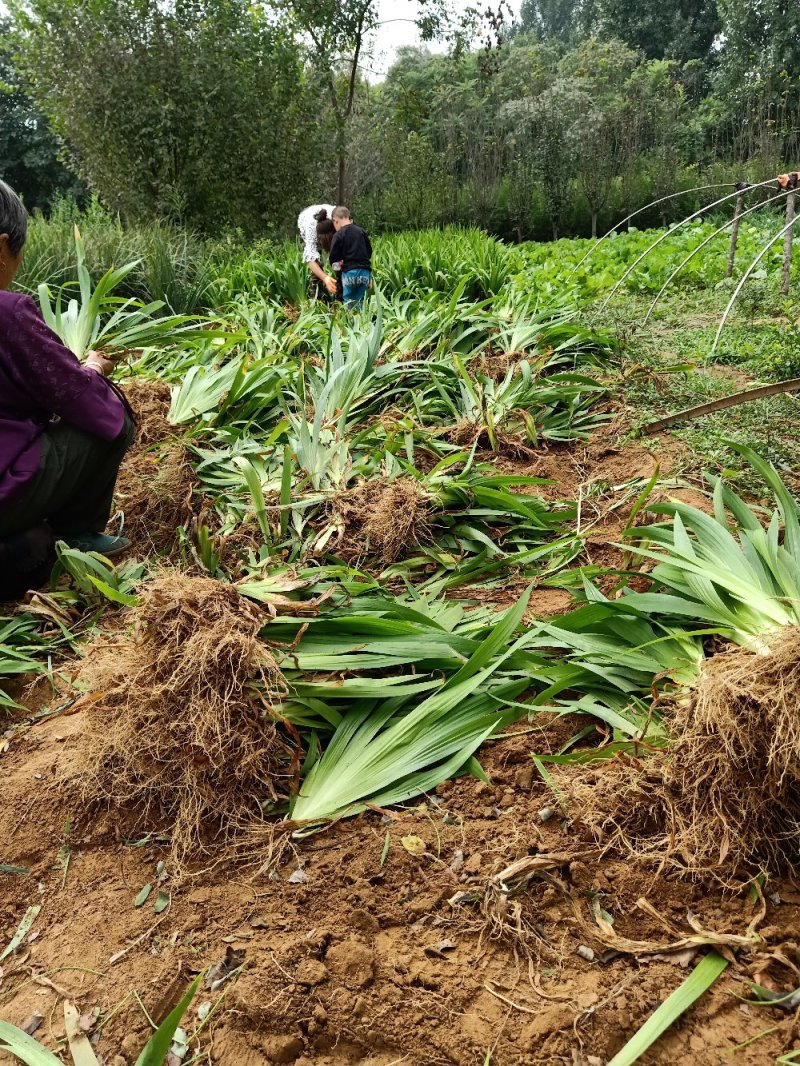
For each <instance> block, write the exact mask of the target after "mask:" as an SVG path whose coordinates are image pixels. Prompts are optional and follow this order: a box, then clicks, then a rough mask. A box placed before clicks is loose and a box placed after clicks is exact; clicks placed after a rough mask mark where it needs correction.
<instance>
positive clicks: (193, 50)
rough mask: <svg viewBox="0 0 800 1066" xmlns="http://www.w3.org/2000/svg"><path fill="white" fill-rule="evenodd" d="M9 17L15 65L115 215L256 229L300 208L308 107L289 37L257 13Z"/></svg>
mask: <svg viewBox="0 0 800 1066" xmlns="http://www.w3.org/2000/svg"><path fill="white" fill-rule="evenodd" d="M18 25H19V26H20V27H21V29H22V32H24V37H23V38H22V42H21V43H20V51H19V53H18V62H19V64H20V66H21V69H22V70H23V71H24V73H25V74H26V75H27V76H28V78H29V80H30V83H31V84H32V86H33V87H34V94H35V96H36V97H37V99H39V100H41V103H42V106H43V107H44V108H45V109H46V110H47V113H48V115H49V117H50V118H51V120H52V121H53V124H54V127H55V129H56V130H57V131H58V133H59V134H60V135H61V136H62V137H63V138H64V139H65V140H66V141H67V142H68V143H69V145H70V147H71V149H72V152H73V155H74V158H75V160H76V163H77V167H78V170H79V173H80V174H81V176H82V177H83V178H84V179H85V180H86V182H87V184H88V185H89V187H90V188H91V189H92V190H94V191H96V192H98V193H99V194H100V195H101V197H102V198H103V201H104V202H105V203H106V205H107V206H108V207H110V208H111V209H112V210H113V211H119V212H120V213H121V214H122V215H123V216H124V217H125V218H126V219H129V220H136V219H148V218H152V217H154V216H162V217H168V218H171V219H173V220H175V221H185V222H186V223H188V224H190V225H191V224H195V223H199V224H201V225H202V226H203V227H204V228H207V229H210V230H221V229H224V228H226V227H230V228H233V227H237V226H240V227H242V228H243V229H247V230H250V231H258V230H266V229H268V228H270V225H271V224H273V218H274V217H275V216H278V217H280V218H281V219H285V218H286V217H287V216H288V215H289V214H290V213H291V211H293V210H294V209H295V208H297V207H299V206H302V204H303V196H304V187H305V186H306V182H307V177H308V174H309V169H308V168H309V167H310V166H312V165H313V163H314V159H313V156H312V155H311V154H310V151H311V150H313V145H310V146H308V149H309V150H306V146H304V145H301V144H300V143H299V138H298V134H299V132H300V130H301V129H302V127H303V125H304V123H305V122H307V121H308V119H309V116H310V114H311V112H312V109H313V108H312V104H313V102H312V101H311V100H310V99H309V98H308V96H307V93H308V91H309V89H308V83H307V81H306V79H305V76H304V71H303V61H302V55H301V52H300V49H299V46H298V44H297V42H296V41H295V40H294V38H293V36H292V35H291V33H289V32H288V31H287V29H285V28H284V27H283V26H281V25H275V24H274V22H273V21H272V20H270V19H268V18H267V17H266V15H265V14H264V12H262V11H260V10H259V9H257V8H255V7H253V6H251V5H248V4H247V3H244V2H243V0H210V2H203V3H179V4H176V5H175V6H174V7H171V8H166V7H164V6H163V5H161V4H156V3H150V4H144V5H142V4H139V3H135V4H131V3H129V2H127V0H102V2H99V3H92V4H87V3H84V2H82V0H68V2H66V3H64V2H62V0H54V2H53V0H35V2H34V3H32V4H31V5H30V6H29V8H28V9H27V11H26V13H25V14H24V15H20V16H19V21H18ZM290 173H291V174H293V175H294V178H293V180H292V181H291V182H289V181H287V180H286V176H287V175H289V174H290ZM21 191H22V192H23V193H24V192H25V191H26V190H25V188H24V187H23V188H22V189H21Z"/></svg>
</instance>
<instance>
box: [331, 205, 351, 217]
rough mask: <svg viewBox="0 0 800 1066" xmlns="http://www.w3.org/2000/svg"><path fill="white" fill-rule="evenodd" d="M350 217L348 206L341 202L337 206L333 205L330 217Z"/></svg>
mask: <svg viewBox="0 0 800 1066" xmlns="http://www.w3.org/2000/svg"><path fill="white" fill-rule="evenodd" d="M352 217H353V216H352V215H351V214H350V208H349V207H345V206H344V205H343V204H340V205H339V206H338V207H334V209H333V213H332V214H331V218H335V219H337V220H338V219H340V218H350V219H351V218H352Z"/></svg>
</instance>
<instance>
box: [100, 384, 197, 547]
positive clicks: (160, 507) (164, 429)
mask: <svg viewBox="0 0 800 1066" xmlns="http://www.w3.org/2000/svg"><path fill="white" fill-rule="evenodd" d="M124 391H125V395H126V396H127V398H128V400H129V402H130V405H131V407H132V408H133V410H134V413H135V415H136V419H137V429H136V438H135V440H134V442H133V445H132V447H131V448H130V450H129V452H128V454H127V455H126V456H125V459H124V460H123V463H122V466H121V468H120V472H119V477H118V478H117V489H116V494H115V501H116V506H117V509H118V511H120V512H122V519H123V521H122V532H123V533H125V535H126V536H128V537H129V538H130V539H131V540H132V541H133V545H134V550H135V551H136V552H137V553H139V554H146V553H148V552H153V551H154V552H162V553H164V552H166V553H169V551H170V550H171V549H172V548H173V547H174V545H175V534H176V531H177V529H178V527H179V526H181V525H184V524H186V523H187V522H189V520H190V519H191V516H192V512H191V501H192V490H193V488H194V485H195V477H194V473H193V471H192V469H191V467H190V465H189V458H188V453H187V451H186V449H185V447H184V446H183V444H182V443H181V442H180V441H179V440H176V439H175V437H174V429H173V427H172V426H171V425H170V424H169V422H168V421H167V412H168V410H169V403H170V388H169V386H168V385H166V384H165V383H164V382H163V381H136V380H134V381H129V382H127V384H126V385H125V389H124Z"/></svg>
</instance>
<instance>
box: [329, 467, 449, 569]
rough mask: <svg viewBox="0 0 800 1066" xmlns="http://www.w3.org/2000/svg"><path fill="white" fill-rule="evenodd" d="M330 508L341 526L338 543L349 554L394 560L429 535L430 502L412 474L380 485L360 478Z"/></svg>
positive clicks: (426, 538)
mask: <svg viewBox="0 0 800 1066" xmlns="http://www.w3.org/2000/svg"><path fill="white" fill-rule="evenodd" d="M333 510H334V515H335V517H336V519H337V521H338V522H339V523H340V524H341V527H342V533H341V534H340V538H339V541H340V545H341V547H342V548H343V549H344V551H345V552H348V553H349V554H352V555H356V556H358V555H365V554H367V553H369V554H372V555H376V556H377V557H378V558H379V559H380V560H381V562H383V563H393V562H396V560H397V559H399V558H401V557H402V556H403V555H405V553H406V552H407V551H408V549H409V548H410V547H412V546H413V545H415V544H421V543H423V542H424V541H426V540H428V539H429V538H430V526H429V513H430V502H429V499H428V497H427V496H426V494H425V492H424V491H423V489H422V488H421V487H420V485H419V482H417V481H415V480H414V478H410V477H399V478H397V479H396V480H395V481H391V482H389V484H388V485H382V486H381V487H378V486H377V484H376V483H375V482H374V481H362V482H361V484H360V485H357V486H356V487H355V488H353V489H350V490H349V491H348V492H345V493H342V494H341V495H339V496H338V497H337V498H336V499H335V500H334V501H333Z"/></svg>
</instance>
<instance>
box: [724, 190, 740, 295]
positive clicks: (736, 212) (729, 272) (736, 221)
mask: <svg viewBox="0 0 800 1066" xmlns="http://www.w3.org/2000/svg"><path fill="white" fill-rule="evenodd" d="M743 209H744V193H743V192H740V193H739V195H738V196H737V197H736V207H735V208H734V209H733V226H732V227H731V243H730V247H729V248H728V266H727V269H726V271H725V277H726V278H732V277H733V265H734V261H735V259H736V245H737V243H738V240H739V225H740V223H741V220H742V211H743Z"/></svg>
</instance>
